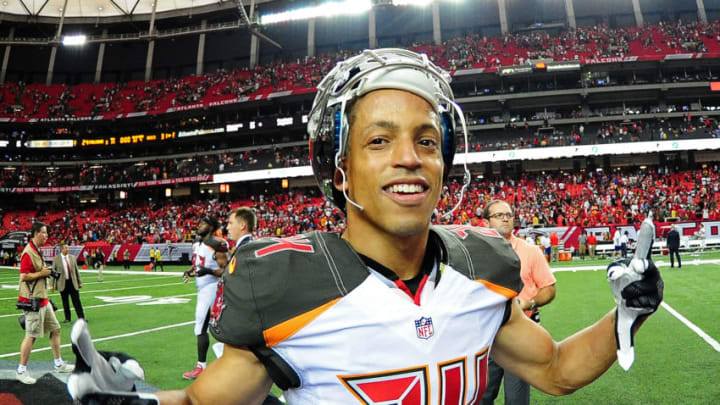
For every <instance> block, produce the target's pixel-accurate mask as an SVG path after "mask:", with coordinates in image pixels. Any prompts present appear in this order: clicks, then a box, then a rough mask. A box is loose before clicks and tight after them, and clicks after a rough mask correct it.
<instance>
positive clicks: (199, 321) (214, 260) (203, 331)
mask: <svg viewBox="0 0 720 405" xmlns="http://www.w3.org/2000/svg"><path fill="white" fill-rule="evenodd" d="M218 229H220V223H219V222H218V220H217V219H216V218H215V217H214V216H212V215H205V216H203V217H202V218H200V222H199V223H198V227H197V230H196V232H195V233H196V234H197V236H198V237H199V238H200V240H199V241H198V242H196V243H195V244H193V258H192V264H193V265H192V268H190V270H188V271H186V272H185V273H184V274H183V277H184V279H185V282H187V281H188V280H189V279H190V278H191V277H194V278H195V285H196V286H197V289H198V295H197V304H196V305H195V336H197V357H198V360H197V363H196V364H195V367H194V368H193V369H192V370H190V371H188V372H186V373H183V378H184V379H186V380H194V379H196V378H197V377H198V376H199V375H200V373H202V372H203V370H205V368H206V367H207V353H208V349H209V348H210V337H209V336H208V322H210V308H211V307H212V304H213V302H214V300H215V295H216V292H217V284H218V281H219V280H220V276H221V275H222V271H223V269H224V268H225V265H226V264H227V262H228V257H227V252H228V243H227V241H226V240H225V239H222V238H218V237H217V236H215V232H216V231H217V230H218Z"/></svg>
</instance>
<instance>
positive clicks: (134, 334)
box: [0, 321, 195, 359]
mask: <svg viewBox="0 0 720 405" xmlns="http://www.w3.org/2000/svg"><path fill="white" fill-rule="evenodd" d="M194 323H195V321H188V322H182V323H176V324H174V325H166V326H159V327H157V328H152V329H145V330H139V331H137V332H130V333H123V334H122V335H115V336H107V337H104V338H97V339H93V340H92V341H93V342H104V341H106V340H114V339H122V338H126V337H131V336H137V335H143V334H145V333H152V332H157V331H161V330H165V329H172V328H177V327H180V326H187V325H192V324H194ZM70 346H71V344H70V343H66V344H64V345H60V347H61V348H66V347H70ZM50 349H51V348H50V347H49V346H48V347H42V348H39V349H33V350H32V353H35V352H44V351H47V350H50ZM19 355H20V352H14V353H5V354H0V359H2V358H5V357H13V356H19Z"/></svg>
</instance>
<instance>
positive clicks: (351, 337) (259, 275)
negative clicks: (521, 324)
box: [210, 226, 522, 405]
mask: <svg viewBox="0 0 720 405" xmlns="http://www.w3.org/2000/svg"><path fill="white" fill-rule="evenodd" d="M431 241H433V242H432V243H435V244H436V245H437V251H438V254H437V255H436V256H437V262H436V263H437V264H436V265H435V267H434V268H433V269H432V271H431V272H430V274H429V277H428V278H427V279H426V280H425V281H424V283H425V284H424V285H423V282H421V283H420V286H419V287H418V291H419V293H416V294H415V295H416V296H417V298H413V297H411V296H410V295H409V294H408V293H406V292H405V291H403V290H402V289H401V288H399V287H398V285H396V283H395V282H393V281H391V280H390V279H388V278H386V277H385V276H383V275H381V274H380V273H378V272H377V271H375V270H373V269H371V268H369V267H368V266H367V265H366V264H365V262H364V261H363V260H362V259H360V257H359V256H358V255H357V253H355V252H354V251H353V250H352V247H350V245H348V244H347V242H345V241H344V240H342V239H340V238H339V237H338V236H337V235H335V234H329V233H322V232H312V233H310V234H306V235H297V236H294V237H291V238H283V239H280V238H270V239H263V240H260V241H256V242H253V243H251V244H248V245H245V246H242V247H240V248H238V249H237V251H236V253H235V257H233V259H231V264H230V265H229V266H228V269H227V271H226V272H225V273H224V274H223V277H222V282H221V283H220V285H219V286H218V295H217V298H216V301H215V305H214V309H213V318H212V320H211V322H210V330H211V332H212V333H213V335H214V336H215V338H217V339H218V340H219V341H221V342H224V343H227V344H231V345H234V346H239V347H243V346H246V347H249V348H250V349H251V350H252V351H253V352H254V353H255V354H256V355H257V356H258V357H260V358H261V359H262V358H265V359H266V360H268V359H272V361H263V364H265V366H266V368H268V373H269V375H270V376H271V377H272V378H273V380H274V381H275V382H276V384H278V385H279V386H281V388H283V389H285V398H286V399H287V400H288V403H289V404H294V405H318V404H403V405H416V404H417V405H429V404H441V405H447V404H453V405H464V404H475V403H480V401H481V399H482V394H483V392H484V390H485V386H486V383H487V360H488V357H487V356H488V354H489V351H490V346H491V344H492V342H493V339H494V338H495V335H496V334H497V331H498V329H499V328H500V326H501V325H502V322H503V319H504V317H505V315H506V310H507V309H508V308H509V307H508V302H509V300H510V299H511V298H512V297H514V296H516V295H517V292H518V291H519V290H520V289H521V287H522V281H521V280H520V262H519V259H518V258H517V255H516V254H515V252H514V251H513V250H512V247H511V246H510V244H509V243H508V242H507V241H506V240H505V238H503V237H502V236H500V235H499V234H498V233H497V232H496V231H494V230H488V229H484V228H472V227H457V226H451V227H433V228H432V231H431ZM429 246H430V245H429ZM435 280H437V282H436V281H435ZM268 352H269V353H268ZM271 363H272V364H271Z"/></svg>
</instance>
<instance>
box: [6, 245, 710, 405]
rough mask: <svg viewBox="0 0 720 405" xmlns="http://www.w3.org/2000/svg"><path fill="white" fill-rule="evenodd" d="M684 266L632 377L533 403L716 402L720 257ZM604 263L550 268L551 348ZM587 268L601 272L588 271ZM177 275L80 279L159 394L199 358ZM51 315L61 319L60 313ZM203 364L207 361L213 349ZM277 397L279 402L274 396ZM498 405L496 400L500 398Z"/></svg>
mask: <svg viewBox="0 0 720 405" xmlns="http://www.w3.org/2000/svg"><path fill="white" fill-rule="evenodd" d="M715 259H717V260H715ZM684 260H685V262H684V266H683V268H682V269H681V270H678V269H670V268H669V267H668V265H667V263H666V262H667V260H666V259H665V258H657V259H656V262H657V263H658V264H659V267H660V269H661V271H662V274H663V278H664V279H665V302H664V304H663V306H662V307H661V308H660V309H659V311H658V313H657V314H655V315H653V316H652V317H651V318H650V319H649V320H648V321H647V322H646V323H645V325H644V326H643V328H642V329H641V330H640V332H639V333H638V334H637V336H636V359H635V364H634V365H633V367H632V369H630V371H628V372H625V371H623V370H622V369H621V368H620V367H619V366H618V365H617V364H615V365H613V366H612V367H611V368H610V370H609V371H608V372H607V373H605V374H604V375H603V376H602V377H601V378H600V379H598V380H597V381H596V382H595V383H593V384H591V385H589V386H587V387H585V388H583V389H581V390H580V391H578V392H576V393H574V394H573V395H570V396H567V397H560V398H557V397H552V396H548V395H546V394H543V393H541V392H539V391H536V390H533V391H532V394H531V402H532V403H533V404H593V405H600V404H639V405H640V404H643V405H644V404H717V403H720V385H719V384H717V382H718V380H720V345H719V344H718V343H717V341H718V340H720V322H719V321H718V318H720V254H718V253H709V254H705V255H703V256H702V257H700V258H697V257H690V256H689V255H684ZM608 262H609V260H607V259H603V260H596V261H592V262H591V261H577V260H576V261H573V262H572V263H567V262H566V263H560V264H557V265H554V266H553V268H554V269H555V270H556V272H555V275H556V277H557V279H558V283H557V296H556V298H555V300H554V301H553V302H552V303H551V304H550V305H548V306H546V307H544V308H543V310H542V324H543V325H544V326H545V328H546V329H547V330H548V331H549V332H550V333H551V334H552V336H553V337H554V338H555V339H556V340H562V339H563V338H565V337H567V336H570V335H571V334H573V333H575V332H577V331H579V330H580V329H582V328H584V327H586V326H588V325H590V324H591V323H593V322H594V321H596V320H597V319H599V318H600V317H602V316H603V315H604V314H605V313H607V312H608V311H609V310H610V309H611V308H613V306H614V303H613V300H612V295H611V293H610V290H609V287H608V285H607V282H606V280H605V272H604V267H605V266H606V265H607V263H608ZM593 267H594V268H597V269H598V270H591V269H588V268H593ZM107 270H119V268H113V267H110V268H108V269H107ZM181 270H184V267H182V268H181V267H179V266H166V271H167V272H168V273H169V272H174V273H173V274H167V273H165V274H163V273H148V272H145V271H143V269H142V266H136V267H134V268H133V271H130V272H120V274H116V273H114V272H113V273H108V272H107V271H106V272H105V273H104V275H103V276H104V282H102V283H99V282H97V275H96V274H95V273H94V272H89V271H85V272H82V273H81V276H82V277H83V282H84V285H83V288H82V289H81V291H80V294H81V299H82V302H83V306H84V307H85V314H86V317H87V318H88V320H89V323H90V331H91V334H92V337H93V339H94V340H96V342H95V344H96V347H97V348H98V349H100V350H112V351H124V352H126V353H128V354H131V355H133V356H134V357H136V358H137V359H138V360H139V361H140V364H142V365H143V366H144V368H145V372H146V376H147V382H148V383H149V384H151V385H153V386H155V387H158V388H161V389H179V388H183V387H185V386H187V384H188V381H186V380H183V379H182V376H181V375H182V373H183V372H185V371H188V370H190V369H191V368H192V367H193V365H194V363H195V359H196V348H195V337H194V335H193V314H194V306H195V296H196V288H195V285H194V284H193V283H192V282H191V283H188V284H184V283H183V281H182V278H181V277H180V275H179V274H180V273H179V272H180V271H181ZM17 281H18V273H17V270H16V269H7V268H3V269H0V287H1V288H0V330H2V338H0V360H6V361H10V362H13V363H14V362H16V361H17V360H18V359H19V355H18V350H19V346H20V341H21V340H22V337H23V331H22V330H21V329H20V327H19V326H18V323H17V317H18V315H19V311H17V310H15V302H16V299H17ZM51 298H53V300H54V301H55V302H56V303H57V304H58V306H59V307H61V302H60V297H59V294H58V293H56V292H52V293H51ZM57 317H58V319H59V320H62V319H63V315H62V309H61V310H60V311H59V312H58V313H57ZM74 319H75V313H74V312H73V320H74ZM62 325H63V330H62V343H63V349H62V354H63V357H64V358H65V359H68V360H70V361H74V359H73V354H72V351H71V349H70V347H69V332H70V328H69V325H67V324H62ZM212 342H214V340H213V341H212ZM526 344H527V345H532V344H533V342H530V341H528V342H526ZM34 350H35V351H34V352H33V354H32V355H31V362H32V361H49V360H51V359H52V354H51V352H50V350H49V347H48V340H47V338H43V339H39V340H38V341H37V342H36V344H35V346H34ZM208 359H209V361H212V360H213V359H214V356H213V354H212V350H211V351H210V354H209V357H208ZM30 371H31V372H32V363H31V365H30ZM274 391H275V392H276V393H277V394H278V395H279V394H280V391H279V390H277V389H276V388H275V389H274ZM501 397H502V394H501ZM497 403H502V402H501V400H500V399H498V401H497Z"/></svg>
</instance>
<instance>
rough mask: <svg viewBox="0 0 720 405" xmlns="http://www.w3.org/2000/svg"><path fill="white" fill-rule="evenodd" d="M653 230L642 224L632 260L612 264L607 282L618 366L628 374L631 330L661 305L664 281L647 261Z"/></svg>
mask: <svg viewBox="0 0 720 405" xmlns="http://www.w3.org/2000/svg"><path fill="white" fill-rule="evenodd" d="M654 236H655V226H654V225H653V223H652V219H651V218H648V219H646V220H645V221H643V223H642V225H641V226H640V231H639V232H638V241H637V247H636V249H635V255H634V256H633V258H632V259H623V260H619V261H615V262H613V263H611V264H610V265H609V266H608V268H607V278H608V281H610V287H611V289H612V291H613V295H614V296H615V302H616V303H617V317H616V318H617V319H616V322H615V337H616V340H617V345H618V353H617V354H618V363H619V364H620V366H621V367H622V368H623V369H625V370H628V369H630V366H632V363H633V361H634V360H635V351H634V348H633V336H632V329H633V326H634V325H635V322H636V321H637V319H638V318H639V317H640V316H644V315H649V314H652V313H653V312H655V311H656V310H657V308H658V306H659V305H660V302H662V297H663V288H664V284H663V280H662V278H661V277H660V272H659V271H658V269H657V267H656V266H655V264H654V263H653V262H652V260H651V258H650V252H651V248H652V243H653V240H654Z"/></svg>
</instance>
